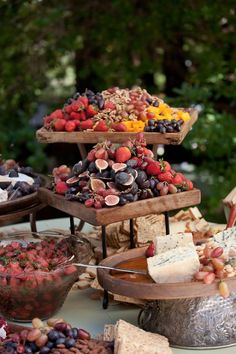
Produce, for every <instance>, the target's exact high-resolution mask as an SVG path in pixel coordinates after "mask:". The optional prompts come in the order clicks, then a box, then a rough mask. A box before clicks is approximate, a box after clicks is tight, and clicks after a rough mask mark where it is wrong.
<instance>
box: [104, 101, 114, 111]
mask: <svg viewBox="0 0 236 354" xmlns="http://www.w3.org/2000/svg"><path fill="white" fill-rule="evenodd" d="M114 108H115V105H114V103H112V102H106V103H105V104H104V109H114Z"/></svg>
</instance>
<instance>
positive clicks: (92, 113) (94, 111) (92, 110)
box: [86, 104, 98, 117]
mask: <svg viewBox="0 0 236 354" xmlns="http://www.w3.org/2000/svg"><path fill="white" fill-rule="evenodd" d="M97 113H98V110H97V109H96V108H95V107H94V106H93V105H92V104H89V105H88V107H87V108H86V115H87V117H93V116H95V114H97Z"/></svg>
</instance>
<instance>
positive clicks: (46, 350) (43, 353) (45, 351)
mask: <svg viewBox="0 0 236 354" xmlns="http://www.w3.org/2000/svg"><path fill="white" fill-rule="evenodd" d="M50 351H51V349H50V348H48V347H42V348H41V349H40V351H39V353H40V354H48V353H50Z"/></svg>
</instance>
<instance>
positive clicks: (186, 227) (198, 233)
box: [171, 207, 214, 240]
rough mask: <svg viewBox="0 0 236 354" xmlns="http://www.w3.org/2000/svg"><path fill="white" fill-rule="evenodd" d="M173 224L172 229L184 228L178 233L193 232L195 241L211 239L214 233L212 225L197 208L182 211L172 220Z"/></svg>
mask: <svg viewBox="0 0 236 354" xmlns="http://www.w3.org/2000/svg"><path fill="white" fill-rule="evenodd" d="M175 223H176V224H178V225H175ZM171 224H172V228H174V227H175V226H176V228H177V229H178V227H179V228H181V227H182V230H179V229H178V230H177V231H184V232H191V233H192V234H193V239H194V240H201V239H204V238H208V237H211V236H212V235H213V233H214V231H213V229H212V227H211V225H210V224H209V223H208V222H207V221H206V220H205V219H204V218H203V217H202V214H201V212H200V210H199V209H198V208H197V207H193V208H189V209H187V210H180V211H179V212H178V213H177V214H175V215H174V216H173V217H172V218H171Z"/></svg>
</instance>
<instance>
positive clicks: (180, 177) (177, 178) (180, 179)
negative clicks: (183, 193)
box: [172, 173, 184, 184]
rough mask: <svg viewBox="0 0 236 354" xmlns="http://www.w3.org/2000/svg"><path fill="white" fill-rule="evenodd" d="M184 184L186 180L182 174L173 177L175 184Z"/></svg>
mask: <svg viewBox="0 0 236 354" xmlns="http://www.w3.org/2000/svg"><path fill="white" fill-rule="evenodd" d="M183 182H184V178H183V175H182V173H176V174H174V175H173V178H172V183H173V184H182V183H183Z"/></svg>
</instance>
